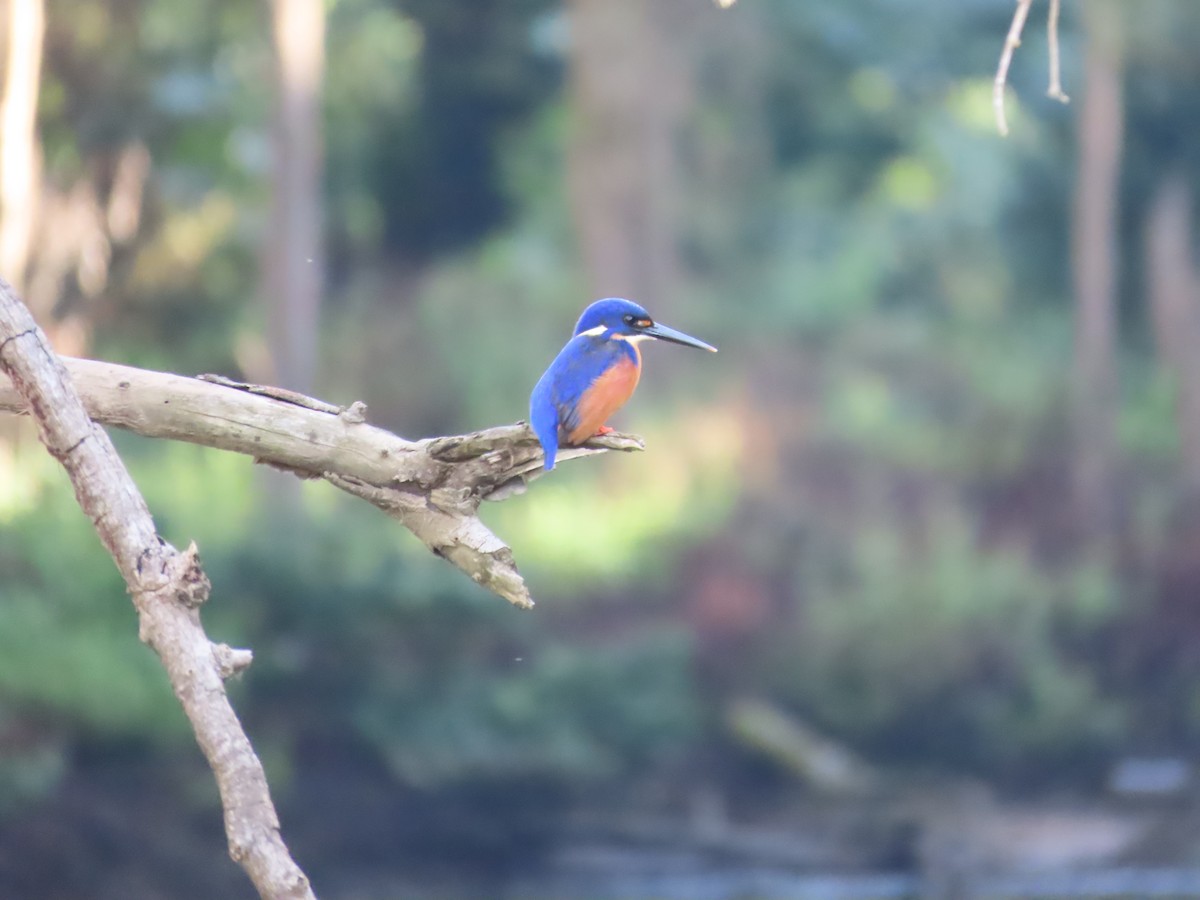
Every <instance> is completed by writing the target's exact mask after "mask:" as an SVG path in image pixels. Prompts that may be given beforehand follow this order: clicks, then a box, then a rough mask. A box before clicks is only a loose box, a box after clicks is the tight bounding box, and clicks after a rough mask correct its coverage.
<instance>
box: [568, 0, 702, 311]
mask: <svg viewBox="0 0 1200 900" xmlns="http://www.w3.org/2000/svg"><path fill="white" fill-rule="evenodd" d="M691 2H692V0H686V3H687V4H688V5H690V4H691ZM569 9H570V17H571V91H572V111H573V115H574V117H575V121H574V123H573V124H574V128H573V134H572V139H571V143H570V150H569V159H568V178H569V188H570V201H571V207H572V213H573V218H574V222H575V229H576V233H577V236H578V240H579V246H580V252H581V254H582V256H583V261H584V265H585V268H586V271H587V273H588V276H589V281H590V287H591V292H592V294H593V295H594V296H597V297H599V296H612V295H619V296H627V297H630V298H633V299H636V300H640V301H641V302H644V303H646V304H647V305H650V306H652V307H653V308H654V309H655V310H656V311H658V310H662V309H664V308H666V307H669V306H670V298H671V294H672V293H673V292H674V290H675V289H676V288H677V286H678V282H679V270H680V262H679V253H678V248H677V221H678V191H679V183H678V179H677V177H676V172H677V168H678V165H677V163H678V160H677V157H678V152H677V146H676V145H677V139H678V135H679V132H680V129H681V126H682V124H683V122H684V120H685V118H686V116H687V114H688V111H689V110H690V108H691V105H692V89H691V83H690V81H691V73H690V65H689V61H688V58H687V57H688V55H687V51H686V46H685V43H686V34H685V31H684V29H683V28H681V27H680V26H682V25H684V24H685V23H686V22H687V21H689V17H690V16H691V12H689V10H688V8H687V7H686V6H683V5H681V3H680V0H656V2H655V3H644V2H642V0H571V2H570V4H569Z"/></svg>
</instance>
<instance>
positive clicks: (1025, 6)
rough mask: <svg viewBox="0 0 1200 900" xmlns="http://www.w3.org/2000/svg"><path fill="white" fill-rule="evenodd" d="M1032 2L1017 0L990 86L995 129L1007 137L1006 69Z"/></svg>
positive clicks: (1018, 40) (1019, 44) (1017, 45)
mask: <svg viewBox="0 0 1200 900" xmlns="http://www.w3.org/2000/svg"><path fill="white" fill-rule="evenodd" d="M1032 3H1033V0H1017V11H1016V12H1015V13H1013V19H1012V25H1010V26H1009V29H1008V37H1006V38H1005V39H1004V49H1003V50H1002V51H1001V52H1000V65H999V66H998V67H997V68H996V80H995V82H994V83H993V85H992V108H993V109H994V110H995V111H996V128H997V130H999V132H1000V134H1001V135H1003V136H1004V137H1008V119H1007V117H1006V116H1005V114H1004V87H1005V85H1006V84H1007V83H1008V67H1009V66H1010V65H1012V58H1013V52H1014V51H1015V50H1016V49H1017V48H1018V47H1020V46H1021V32H1022V31H1024V30H1025V20H1026V19H1027V18H1029V7H1030V5H1031V4H1032Z"/></svg>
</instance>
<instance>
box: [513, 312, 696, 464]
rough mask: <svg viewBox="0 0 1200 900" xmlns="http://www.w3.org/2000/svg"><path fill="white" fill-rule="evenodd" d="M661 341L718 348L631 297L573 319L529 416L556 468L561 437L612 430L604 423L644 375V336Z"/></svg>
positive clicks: (577, 438) (573, 439)
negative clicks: (665, 320)
mask: <svg viewBox="0 0 1200 900" xmlns="http://www.w3.org/2000/svg"><path fill="white" fill-rule="evenodd" d="M647 340H658V341H670V342H671V343H674V344H683V345H684V346H685V347H697V348H699V349H700V350H708V351H710V352H711V353H716V352H717V348H716V347H713V346H711V345H709V344H706V343H704V341H700V340H697V339H696V338H694V337H692V336H691V335H687V334H684V333H683V332H682V331H676V330H675V329H674V328H668V327H667V326H666V325H663V324H661V323H659V322H655V321H654V320H653V319H652V318H650V314H649V313H648V312H646V310H644V309H643V308H642V307H641V306H639V305H638V304H636V303H634V302H633V301H632V300H624V299H622V298H620V297H609V298H607V299H605V300H597V301H596V302H595V303H593V304H592V305H591V306H589V307H588V308H587V309H585V310H584V311H583V315H581V316H580V317H579V321H578V322H576V323H575V334H574V336H573V337H572V338H571V340H569V341H567V345H566V346H565V347H563V348H562V350H561V351H560V352H559V354H558V356H557V357H555V359H554V362H552V363H550V368H548V369H547V370H546V372H545V374H543V375H542V377H541V378H540V379H538V383H537V385H536V386H535V387H534V389H533V394H532V395H530V397H529V421H530V422H531V423H532V424H533V430H534V433H535V434H536V435H537V437H538V440H539V441H540V442H541V444H542V450H543V451H544V452H545V456H546V462H545V467H546V471H547V472H548V471H550V470H551V469H553V468H554V458H555V456H556V455H557V454H558V447H559V443H560V442H566V443H567V444H569V445H571V446H578V445H580V444H582V443H583V442H584V441H586V440H587V439H588V438H590V437H592V436H593V435H596V434H605V433H607V432H609V431H612V429H611V428H609V427H608V426H607V425H605V424H604V423H605V422H606V421H607V420H608V417H609V416H611V415H612V414H613V413H614V412H616V411H617V410H618V409H620V408H621V406H623V405H624V403H625V401H626V400H628V399H629V398H630V397H632V396H633V389H634V388H636V387H637V383H638V377H639V376H640V375H641V374H642V351H641V349H640V348H639V347H638V344H640V343H641V342H642V341H647Z"/></svg>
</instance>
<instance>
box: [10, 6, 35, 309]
mask: <svg viewBox="0 0 1200 900" xmlns="http://www.w3.org/2000/svg"><path fill="white" fill-rule="evenodd" d="M5 18H6V25H7V31H8V34H7V37H8V40H7V47H6V48H5V58H6V62H5V68H4V95H3V99H0V129H2V130H0V210H2V213H3V214H2V216H0V276H2V277H4V278H6V279H8V281H9V283H10V284H12V285H13V286H14V287H16V289H17V290H18V291H20V290H23V289H24V286H25V277H26V270H27V268H28V265H29V254H30V248H31V246H32V238H33V227H34V220H35V219H36V217H37V206H38V204H37V199H38V186H39V183H40V180H41V179H40V174H41V165H40V160H39V153H38V143H37V99H38V90H39V88H40V86H41V71H42V44H43V38H44V36H45V31H46V11H45V8H44V6H43V0H8V8H7V16H6V17H5Z"/></svg>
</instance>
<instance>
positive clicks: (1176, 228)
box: [1145, 173, 1200, 497]
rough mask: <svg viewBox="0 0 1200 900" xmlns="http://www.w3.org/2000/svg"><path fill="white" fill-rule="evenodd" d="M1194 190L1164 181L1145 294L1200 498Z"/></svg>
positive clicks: (1152, 226)
mask: <svg viewBox="0 0 1200 900" xmlns="http://www.w3.org/2000/svg"><path fill="white" fill-rule="evenodd" d="M1192 199H1193V198H1192V189H1191V186H1190V185H1189V184H1188V182H1187V180H1186V178H1184V177H1183V175H1181V174H1180V173H1174V174H1171V175H1168V176H1166V177H1164V178H1163V179H1162V182H1161V183H1160V184H1159V187H1158V190H1157V191H1156V192H1155V195H1154V200H1153V202H1152V203H1151V206H1150V211H1149V213H1148V215H1147V219H1146V238H1145V260H1146V294H1147V297H1148V300H1149V304H1150V315H1151V321H1152V322H1153V325H1154V334H1155V338H1156V340H1157V343H1158V351H1159V356H1160V358H1161V360H1162V363H1163V365H1164V367H1165V368H1166V369H1167V370H1168V371H1170V373H1171V375H1172V376H1173V378H1174V380H1175V385H1176V409H1177V416H1178V422H1179V436H1180V444H1181V447H1182V462H1183V474H1184V479H1185V481H1186V485H1187V491H1188V494H1189V495H1190V496H1192V497H1197V496H1200V354H1197V352H1196V348H1197V347H1200V275H1198V274H1197V271H1196V266H1195V263H1194V261H1193V258H1192V236H1193V234H1194V228H1193V225H1192Z"/></svg>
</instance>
